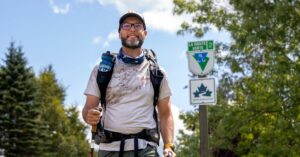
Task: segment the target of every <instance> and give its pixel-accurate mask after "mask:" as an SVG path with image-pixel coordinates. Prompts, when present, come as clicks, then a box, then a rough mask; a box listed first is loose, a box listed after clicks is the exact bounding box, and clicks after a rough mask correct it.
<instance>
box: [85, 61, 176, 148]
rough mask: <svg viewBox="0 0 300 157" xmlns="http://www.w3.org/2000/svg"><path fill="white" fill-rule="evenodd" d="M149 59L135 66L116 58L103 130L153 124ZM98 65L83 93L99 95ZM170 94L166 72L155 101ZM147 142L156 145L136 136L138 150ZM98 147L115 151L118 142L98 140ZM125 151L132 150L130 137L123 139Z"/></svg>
mask: <svg viewBox="0 0 300 157" xmlns="http://www.w3.org/2000/svg"><path fill="white" fill-rule="evenodd" d="M149 65H150V63H149V61H148V60H147V59H145V60H144V62H143V63H141V64H139V65H132V64H126V63H124V62H123V61H122V60H119V59H116V63H115V66H114V72H113V75H112V78H111V80H110V83H109V84H108V87H107V91H106V111H104V113H103V116H102V120H104V127H105V129H106V130H110V131H114V132H119V133H123V134H134V133H138V132H140V131H142V130H143V129H152V128H155V127H156V123H155V120H154V118H153V96H154V90H153V86H152V83H151V80H150V70H149ZM98 67H99V65H97V66H95V67H94V69H93V71H92V73H91V75H90V79H89V81H88V84H87V88H86V90H85V92H84V94H85V95H94V96H97V97H99V98H100V92H99V88H98V85H97V81H96V78H97V73H98ZM168 96H171V90H170V87H169V85H168V81H167V79H166V75H165V77H164V79H163V80H162V83H161V86H160V94H159V100H160V99H163V98H166V97H168ZM147 144H151V145H154V146H156V144H155V143H153V142H147V141H145V140H141V139H139V149H144V148H146V146H147ZM99 147H100V149H101V150H107V151H119V149H120V142H119V141H116V142H112V143H100V146H99ZM124 150H125V151H127V150H134V141H133V139H128V140H126V141H125V148H124Z"/></svg>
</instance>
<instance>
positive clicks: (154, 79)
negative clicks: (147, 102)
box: [144, 49, 164, 107]
mask: <svg viewBox="0 0 300 157" xmlns="http://www.w3.org/2000/svg"><path fill="white" fill-rule="evenodd" d="M144 51H145V56H146V58H147V60H149V61H150V80H151V83H152V85H153V88H154V103H153V105H154V107H155V106H156V105H157V102H158V97H159V89H160V84H161V81H162V80H163V78H164V74H163V72H162V71H161V69H160V68H159V65H158V63H157V59H156V54H155V52H154V51H153V50H152V49H144Z"/></svg>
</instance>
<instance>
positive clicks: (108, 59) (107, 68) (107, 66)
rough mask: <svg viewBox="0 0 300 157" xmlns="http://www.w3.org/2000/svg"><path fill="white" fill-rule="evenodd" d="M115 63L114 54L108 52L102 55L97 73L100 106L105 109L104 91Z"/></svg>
mask: <svg viewBox="0 0 300 157" xmlns="http://www.w3.org/2000/svg"><path fill="white" fill-rule="evenodd" d="M115 61H116V54H115V53H112V52H110V51H107V52H105V53H102V56H101V62H100V64H99V69H98V73H97V84H98V88H99V91H100V95H101V96H100V101H101V106H102V107H103V108H104V109H106V100H105V97H106V89H107V86H108V84H109V81H110V80H111V76H112V74H113V69H114V65H115Z"/></svg>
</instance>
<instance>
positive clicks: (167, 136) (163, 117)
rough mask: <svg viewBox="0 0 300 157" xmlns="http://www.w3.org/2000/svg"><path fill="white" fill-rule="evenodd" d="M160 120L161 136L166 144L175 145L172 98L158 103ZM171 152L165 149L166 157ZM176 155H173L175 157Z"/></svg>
mask: <svg viewBox="0 0 300 157" xmlns="http://www.w3.org/2000/svg"><path fill="white" fill-rule="evenodd" d="M157 109H158V114H159V119H160V129H161V135H162V138H163V142H164V144H165V145H166V144H170V143H172V144H173V142H174V141H173V138H174V121H173V114H172V110H171V100H170V97H166V98H164V99H162V100H159V101H158V104H157ZM169 151H171V149H170V148H166V149H165V148H164V155H165V156H166V154H167V153H168V152H169ZM175 156H176V154H175V153H174V154H173V157H175Z"/></svg>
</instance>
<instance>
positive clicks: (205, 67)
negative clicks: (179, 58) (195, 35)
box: [187, 40, 215, 76]
mask: <svg viewBox="0 0 300 157" xmlns="http://www.w3.org/2000/svg"><path fill="white" fill-rule="evenodd" d="M214 51H215V46H214V41H213V40H206V41H194V42H188V51H187V57H188V63H189V70H190V72H192V73H193V74H195V75H201V76H204V75H207V74H208V73H209V72H210V71H211V70H212V69H213V67H214V60H215V52H214Z"/></svg>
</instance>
